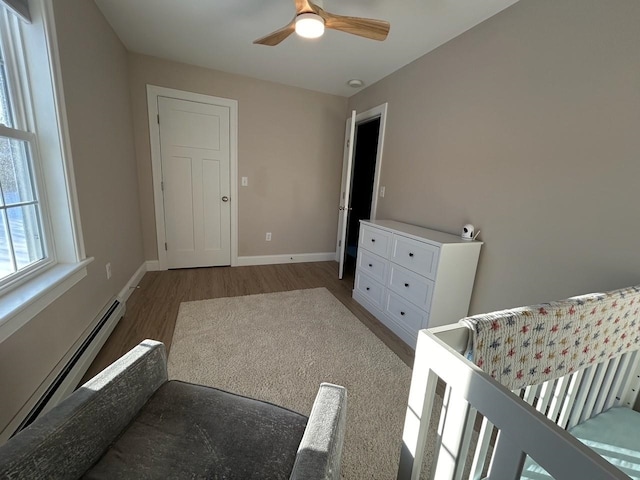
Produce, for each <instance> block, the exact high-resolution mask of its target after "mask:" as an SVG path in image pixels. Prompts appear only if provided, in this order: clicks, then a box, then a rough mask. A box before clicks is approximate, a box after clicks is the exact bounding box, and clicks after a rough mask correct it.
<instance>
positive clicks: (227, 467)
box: [0, 340, 346, 480]
mask: <svg viewBox="0 0 640 480" xmlns="http://www.w3.org/2000/svg"><path fill="white" fill-rule="evenodd" d="M345 415H346V391H345V389H344V388H343V387H339V386H336V385H330V384H326V383H323V384H321V386H320V390H319V392H318V395H317V396H316V399H315V403H314V404H313V408H312V410H311V414H310V416H309V418H307V417H305V416H303V415H300V414H298V413H295V412H292V411H291V410H287V409H285V408H282V407H278V406H276V405H272V404H270V403H266V402H261V401H257V400H253V399H250V398H246V397H242V396H238V395H234V394H231V393H228V392H224V391H221V390H217V389H215V388H210V387H204V386H201V385H193V384H190V383H184V382H180V381H173V380H172V381H168V379H167V366H166V353H165V348H164V345H163V344H162V343H159V342H155V341H152V340H145V341H144V342H142V343H141V344H140V345H138V346H137V347H135V348H134V349H133V350H131V351H130V352H129V353H127V354H126V355H125V356H123V357H122V358H120V359H119V360H118V361H116V362H115V363H114V364H113V365H111V366H110V367H108V368H107V369H105V370H104V371H103V372H102V373H100V374H99V375H97V376H96V377H95V378H93V379H92V380H91V381H89V382H88V383H86V384H85V385H83V386H82V387H81V388H80V389H78V390H77V391H76V392H74V393H73V394H72V395H71V396H70V397H69V398H67V399H66V400H64V401H63V402H62V403H60V404H59V405H58V406H56V407H55V408H54V409H53V410H51V411H50V412H48V413H47V414H45V415H44V416H42V417H41V418H39V419H38V420H37V421H35V422H34V423H33V424H32V425H30V426H29V427H28V428H26V429H25V430H23V431H22V432H20V433H19V434H18V435H16V436H15V437H13V438H12V439H11V440H9V441H8V442H7V443H6V444H4V445H3V446H1V447H0V478H3V479H4V478H10V479H13V478H19V479H40V478H47V479H48V478H56V479H77V478H88V479H125V478H136V479H150V478H163V479H169V478H174V479H179V478H189V479H196V478H211V479H258V478H259V479H287V478H290V479H305V480H313V479H337V478H340V457H341V453H342V443H343V439H344V429H345Z"/></svg>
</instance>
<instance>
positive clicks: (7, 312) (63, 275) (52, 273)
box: [0, 257, 93, 343]
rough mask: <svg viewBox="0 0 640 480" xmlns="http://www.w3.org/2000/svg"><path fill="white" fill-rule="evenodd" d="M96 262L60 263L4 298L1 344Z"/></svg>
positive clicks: (73, 283)
mask: <svg viewBox="0 0 640 480" xmlns="http://www.w3.org/2000/svg"><path fill="white" fill-rule="evenodd" d="M92 261H93V257H90V258H87V259H86V260H82V261H81V262H79V263H72V264H64V263H58V264H57V265H54V266H53V267H51V268H50V269H48V270H47V271H46V272H44V273H42V274H40V275H38V276H37V277H35V278H33V279H31V280H29V281H28V282H26V283H24V284H22V285H20V286H18V287H16V288H14V289H13V290H11V291H10V292H9V293H6V294H4V295H2V303H1V304H0V343H1V342H3V341H4V340H6V339H7V338H9V337H10V336H11V335H13V334H14V333H15V332H17V331H18V329H19V328H21V327H22V326H24V325H25V324H26V323H27V322H29V321H30V320H31V319H32V318H33V317H35V316H36V315H38V314H39V313H40V312H42V311H43V310H44V309H45V308H47V307H48V306H49V304H51V303H53V302H54V301H55V300H56V299H58V298H59V297H60V296H61V295H62V294H64V293H65V292H66V291H67V290H69V289H70V288H71V287H73V286H74V285H75V284H76V283H78V282H79V281H80V280H82V279H83V278H84V277H86V276H87V265H89V264H90V263H91V262H92Z"/></svg>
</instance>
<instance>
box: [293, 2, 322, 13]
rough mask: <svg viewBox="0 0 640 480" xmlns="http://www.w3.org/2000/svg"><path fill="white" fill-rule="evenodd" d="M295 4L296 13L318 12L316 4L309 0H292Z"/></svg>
mask: <svg viewBox="0 0 640 480" xmlns="http://www.w3.org/2000/svg"><path fill="white" fill-rule="evenodd" d="M293 1H294V2H295V4H296V15H300V14H301V13H311V12H313V13H318V6H317V5H315V4H314V3H312V2H310V1H309V0H293Z"/></svg>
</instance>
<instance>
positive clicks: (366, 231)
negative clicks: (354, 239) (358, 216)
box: [360, 225, 391, 258]
mask: <svg viewBox="0 0 640 480" xmlns="http://www.w3.org/2000/svg"><path fill="white" fill-rule="evenodd" d="M360 246H361V247H362V248H364V249H366V250H369V251H370V252H373V253H375V254H377V255H380V256H381V257H384V258H387V257H388V256H389V248H390V246H391V233H390V232H385V231H384V230H378V229H377V228H370V227H367V226H364V225H362V226H361V227H360Z"/></svg>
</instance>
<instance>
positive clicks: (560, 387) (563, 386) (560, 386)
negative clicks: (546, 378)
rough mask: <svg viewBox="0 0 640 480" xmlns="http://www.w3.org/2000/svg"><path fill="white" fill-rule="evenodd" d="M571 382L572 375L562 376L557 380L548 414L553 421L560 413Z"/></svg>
mask: <svg viewBox="0 0 640 480" xmlns="http://www.w3.org/2000/svg"><path fill="white" fill-rule="evenodd" d="M570 382H571V376H570V375H565V376H563V377H560V378H559V379H558V381H557V382H556V388H555V389H554V392H553V399H552V400H551V406H550V407H549V413H548V414H547V417H549V418H550V419H551V421H552V422H555V421H556V419H557V417H558V413H560V409H561V408H562V405H563V403H564V401H565V393H566V391H567V387H568V386H569V383H570Z"/></svg>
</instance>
